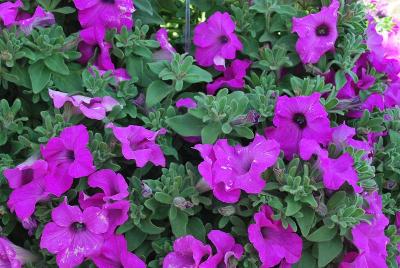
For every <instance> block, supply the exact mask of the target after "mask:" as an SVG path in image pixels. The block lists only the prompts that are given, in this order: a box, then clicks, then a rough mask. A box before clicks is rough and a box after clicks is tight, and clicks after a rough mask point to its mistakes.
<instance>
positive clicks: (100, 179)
mask: <svg viewBox="0 0 400 268" xmlns="http://www.w3.org/2000/svg"><path fill="white" fill-rule="evenodd" d="M88 184H89V186H90V187H92V188H100V189H102V190H103V192H104V195H105V196H104V198H103V200H104V201H117V200H122V199H124V198H125V197H127V196H128V195H129V193H128V184H127V183H126V181H125V179H124V177H122V175H121V174H119V173H115V172H114V171H113V170H111V169H102V170H98V171H96V172H95V173H93V174H92V175H90V176H89V179H88Z"/></svg>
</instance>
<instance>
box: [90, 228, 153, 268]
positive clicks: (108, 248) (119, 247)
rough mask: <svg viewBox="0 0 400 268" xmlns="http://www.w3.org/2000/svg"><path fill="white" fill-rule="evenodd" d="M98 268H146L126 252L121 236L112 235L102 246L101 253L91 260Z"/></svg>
mask: <svg viewBox="0 0 400 268" xmlns="http://www.w3.org/2000/svg"><path fill="white" fill-rule="evenodd" d="M91 259H92V260H93V262H94V264H96V266H97V267H99V268H114V267H115V268H117V267H125V268H130V267H132V268H146V264H145V263H144V262H143V261H142V260H141V259H140V258H139V257H137V256H136V255H135V254H133V253H131V252H129V251H128V248H127V243H126V240H125V238H124V236H122V235H113V236H111V237H109V238H107V242H106V243H104V244H103V247H102V248H101V253H100V254H99V255H96V256H94V257H92V258H91Z"/></svg>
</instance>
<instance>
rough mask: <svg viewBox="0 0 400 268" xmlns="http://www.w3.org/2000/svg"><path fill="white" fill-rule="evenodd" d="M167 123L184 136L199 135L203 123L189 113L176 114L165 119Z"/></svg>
mask: <svg viewBox="0 0 400 268" xmlns="http://www.w3.org/2000/svg"><path fill="white" fill-rule="evenodd" d="M166 123H167V125H168V126H169V127H170V128H172V129H173V130H174V131H175V132H176V133H178V134H179V135H182V136H184V137H189V136H200V135H201V130H202V129H203V126H204V123H203V122H202V121H201V120H200V119H198V118H196V117H194V116H193V115H191V114H184V115H177V116H174V117H171V118H168V119H167V120H166Z"/></svg>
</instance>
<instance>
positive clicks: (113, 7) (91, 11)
mask: <svg viewBox="0 0 400 268" xmlns="http://www.w3.org/2000/svg"><path fill="white" fill-rule="evenodd" d="M74 4H75V7H76V8H77V9H78V10H79V12H78V17H79V22H80V24H81V25H82V27H83V28H88V27H93V26H95V27H101V28H104V29H114V28H115V29H117V30H118V31H120V30H121V29H122V27H123V26H125V27H126V28H128V29H131V28H132V26H133V20H132V13H133V12H134V11H135V7H134V6H133V1H132V0H91V1H88V0H74Z"/></svg>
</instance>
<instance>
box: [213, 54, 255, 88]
mask: <svg viewBox="0 0 400 268" xmlns="http://www.w3.org/2000/svg"><path fill="white" fill-rule="evenodd" d="M250 65H251V61H250V60H234V61H233V62H232V64H231V66H229V67H227V68H226V69H225V71H224V76H223V77H219V78H217V79H216V80H215V81H214V82H212V83H210V84H207V94H215V92H217V90H218V89H220V88H222V87H229V88H232V89H241V88H244V83H245V81H244V77H245V76H246V71H247V69H248V68H249V67H250Z"/></svg>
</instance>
